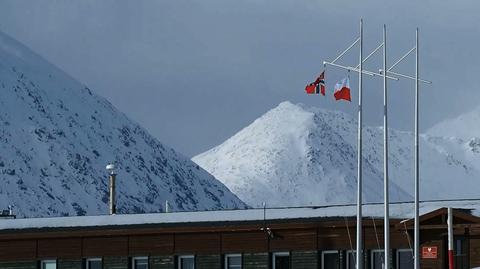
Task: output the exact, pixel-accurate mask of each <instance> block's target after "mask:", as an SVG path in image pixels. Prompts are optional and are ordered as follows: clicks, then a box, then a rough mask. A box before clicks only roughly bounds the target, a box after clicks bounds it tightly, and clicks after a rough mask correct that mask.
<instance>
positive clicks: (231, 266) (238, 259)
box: [225, 254, 242, 269]
mask: <svg viewBox="0 0 480 269" xmlns="http://www.w3.org/2000/svg"><path fill="white" fill-rule="evenodd" d="M241 268H242V255H241V254H227V255H225V269H241Z"/></svg>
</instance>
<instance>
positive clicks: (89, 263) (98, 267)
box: [85, 258, 102, 269]
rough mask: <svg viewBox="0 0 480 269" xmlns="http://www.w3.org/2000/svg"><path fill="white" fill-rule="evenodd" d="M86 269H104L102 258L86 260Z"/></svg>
mask: <svg viewBox="0 0 480 269" xmlns="http://www.w3.org/2000/svg"><path fill="white" fill-rule="evenodd" d="M85 265H86V266H85V267H86V269H102V258H90V259H86V260H85Z"/></svg>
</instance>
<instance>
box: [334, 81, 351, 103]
mask: <svg viewBox="0 0 480 269" xmlns="http://www.w3.org/2000/svg"><path fill="white" fill-rule="evenodd" d="M333 96H335V100H347V101H352V100H351V98H350V80H349V78H348V77H346V78H344V79H342V81H340V82H338V83H337V84H335V93H334V94H333Z"/></svg>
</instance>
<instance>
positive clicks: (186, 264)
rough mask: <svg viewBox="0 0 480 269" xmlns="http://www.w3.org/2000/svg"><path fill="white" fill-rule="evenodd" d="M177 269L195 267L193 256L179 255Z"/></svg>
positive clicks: (191, 268)
mask: <svg viewBox="0 0 480 269" xmlns="http://www.w3.org/2000/svg"><path fill="white" fill-rule="evenodd" d="M178 269H195V256H192V255H188V256H187V255H186V256H179V257H178Z"/></svg>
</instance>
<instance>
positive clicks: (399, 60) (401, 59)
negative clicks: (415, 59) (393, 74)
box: [387, 47, 417, 72]
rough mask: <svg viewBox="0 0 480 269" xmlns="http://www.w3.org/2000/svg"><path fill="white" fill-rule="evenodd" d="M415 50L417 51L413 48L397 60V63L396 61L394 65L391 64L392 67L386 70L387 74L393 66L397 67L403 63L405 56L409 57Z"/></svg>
mask: <svg viewBox="0 0 480 269" xmlns="http://www.w3.org/2000/svg"><path fill="white" fill-rule="evenodd" d="M416 49H417V48H416V47H413V48H412V49H411V50H409V51H408V52H407V53H405V54H404V55H403V56H402V57H400V59H398V61H396V62H395V63H394V64H392V66H390V68H388V69H387V72H388V71H390V70H392V69H393V68H394V67H395V66H397V65H398V64H399V63H400V62H401V61H403V59H405V58H407V56H408V55H410V53H412V52H413V51H414V50H416Z"/></svg>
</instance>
